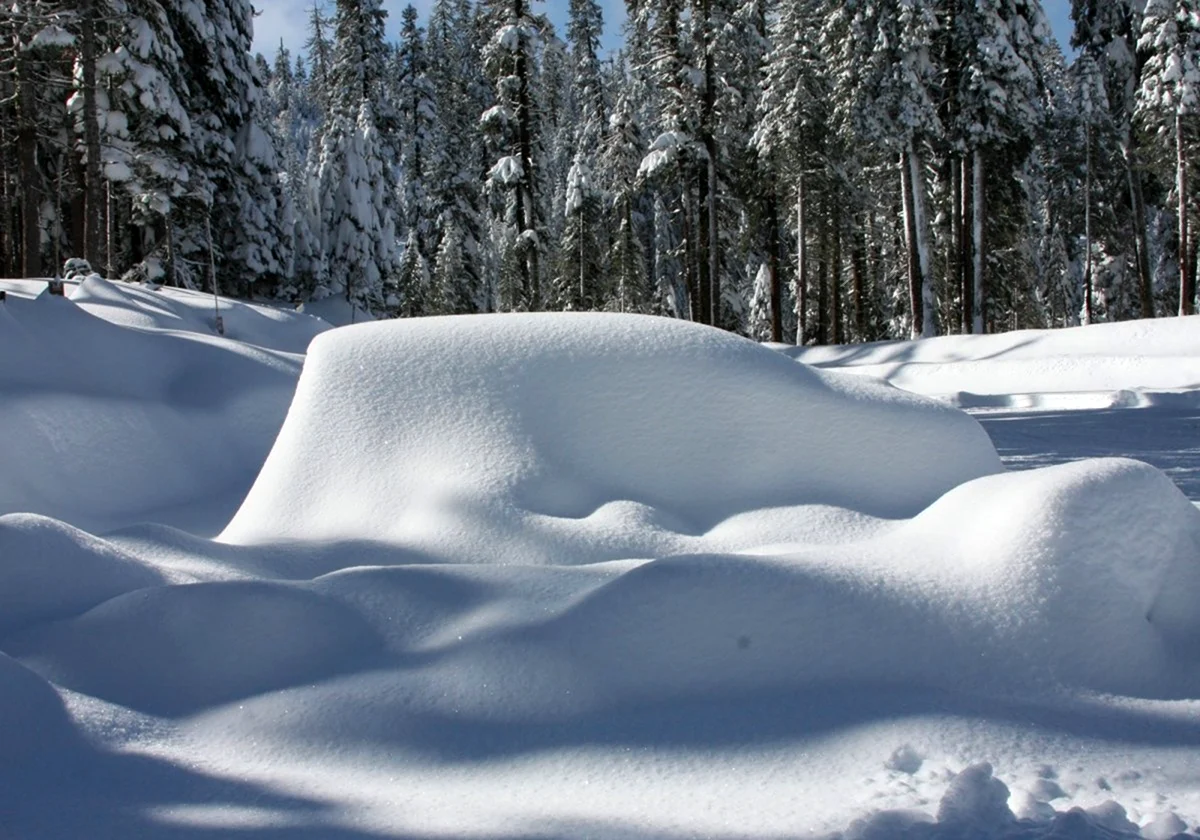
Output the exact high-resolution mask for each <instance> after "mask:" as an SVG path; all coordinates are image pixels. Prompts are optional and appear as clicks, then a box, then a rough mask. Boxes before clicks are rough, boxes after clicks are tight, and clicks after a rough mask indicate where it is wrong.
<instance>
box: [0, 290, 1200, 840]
mask: <svg viewBox="0 0 1200 840" xmlns="http://www.w3.org/2000/svg"><path fill="white" fill-rule="evenodd" d="M0 288H6V289H9V290H10V291H11V292H12V293H13V294H11V295H10V299H9V301H8V303H7V304H0V351H2V352H4V354H5V358H6V360H10V362H11V363H9V364H6V365H5V366H4V368H3V369H0V395H2V396H0V424H2V425H0V429H3V430H4V431H5V435H4V440H3V442H0V651H2V653H0V827H2V828H0V836H10V835H11V836H14V837H75V836H81V837H82V836H87V837H114V838H115V837H121V838H127V837H135V836H136V837H164V838H165V837H185V838H186V837H208V836H214V835H217V834H219V835H221V836H247V837H251V836H255V837H268V836H279V837H306V836H312V837H335V838H338V837H340V838H366V837H380V836H404V837H450V836H452V837H463V836H479V837H531V836H545V837H581V836H594V837H647V836H655V837H684V836H709V837H731V838H732V837H746V836H759V837H783V836H811V835H828V834H830V833H832V832H840V833H842V834H843V835H844V836H845V837H855V838H868V837H871V838H874V837H879V838H885V837H887V838H890V837H900V836H904V837H917V838H920V837H930V838H932V837H984V836H987V837H1013V838H1015V837H1063V838H1083V837H1113V836H1121V835H1122V834H1123V833H1124V834H1133V833H1137V832H1139V831H1140V833H1141V835H1142V836H1145V837H1150V838H1160V837H1161V838H1167V837H1170V836H1172V835H1173V834H1175V833H1177V832H1178V831H1181V830H1183V829H1185V828H1186V827H1196V826H1197V825H1198V824H1200V542H1198V541H1200V510H1198V509H1197V508H1196V507H1195V506H1194V505H1193V504H1192V503H1191V502H1189V500H1188V498H1187V497H1186V496H1185V495H1184V494H1183V493H1181V492H1180V490H1179V489H1178V487H1177V485H1176V484H1175V483H1172V481H1171V480H1170V479H1169V478H1167V477H1166V476H1165V475H1164V474H1163V473H1162V472H1160V471H1159V470H1157V469H1155V468H1154V467H1152V466H1148V465H1146V464H1144V463H1141V462H1138V461H1133V460H1129V459H1125V458H1107V459H1100V460H1078V456H1079V455H1082V454H1086V455H1093V454H1097V455H1098V454H1105V453H1109V454H1130V450H1132V449H1136V447H1134V446H1132V445H1125V443H1130V444H1131V443H1132V442H1133V441H1134V440H1135V439H1136V434H1135V433H1134V432H1132V431H1130V432H1129V433H1128V441H1125V440H1122V441H1120V445H1116V446H1113V447H1112V448H1106V447H1107V444H1106V442H1105V440H1103V439H1099V438H1102V437H1103V435H1104V433H1105V430H1106V429H1110V428H1114V427H1115V426H1114V424H1115V422H1116V421H1108V420H1105V421H1104V422H1102V423H1100V424H1099V425H1097V424H1095V423H1091V424H1090V425H1088V423H1089V422H1090V421H1089V419H1088V418H1093V419H1094V418H1095V417H1096V416H1097V413H1096V412H1062V411H1057V412H1053V413H1051V412H1045V413H1034V414H1031V413H1016V412H1012V411H1007V412H1005V411H992V412H990V413H985V414H980V415H978V416H979V417H980V418H981V419H982V420H983V421H984V423H985V424H986V425H987V426H988V428H989V430H993V435H994V437H995V438H996V439H997V440H1001V441H1002V442H1001V451H1002V453H1005V452H1006V450H1007V455H1008V456H1009V457H1010V460H1013V459H1016V460H1019V459H1020V458H1021V457H1024V458H1025V463H1024V464H1020V465H1023V466H1029V465H1030V464H1031V463H1033V462H1039V461H1040V462H1044V463H1050V462H1058V461H1062V462H1065V463H1057V464H1056V465H1054V466H1050V467H1044V468H1039V469H1028V470H1023V471H1017V472H1006V471H1004V470H1003V469H1002V468H1001V466H1000V462H999V459H998V458H997V456H996V452H995V450H994V449H993V448H992V445H991V443H990V442H989V440H988V438H987V436H986V435H985V434H984V432H983V430H982V428H981V426H980V425H979V424H978V423H977V422H976V421H974V420H972V419H971V418H970V417H969V416H968V415H966V414H963V413H961V412H959V411H957V410H956V409H953V408H951V407H949V406H948V405H947V404H946V403H945V402H936V401H933V400H929V399H925V398H922V397H918V396H914V395H912V394H910V393H906V392H902V391H899V390H896V389H893V388H890V387H888V386H886V385H884V384H882V383H880V382H878V381H875V380H873V379H871V378H869V377H863V376H856V375H850V374H842V373H838V372H836V371H834V370H832V369H833V368H839V367H840V368H854V367H859V368H863V369H864V370H865V371H867V372H869V373H872V374H879V373H881V372H883V373H887V374H888V375H889V376H891V377H892V378H893V379H894V380H895V381H899V382H902V383H903V384H905V385H906V386H909V387H917V386H923V385H928V386H929V387H926V388H925V390H927V391H930V392H932V393H938V394H942V395H949V396H950V397H951V399H952V400H953V401H955V402H958V403H960V404H962V403H970V402H972V400H971V399H970V398H965V397H964V396H963V395H964V394H976V395H979V394H988V395H990V398H989V399H988V400H987V401H986V402H989V403H990V404H991V405H993V406H1005V405H1025V406H1042V407H1054V406H1057V407H1061V406H1063V405H1066V404H1068V403H1069V402H1070V400H1075V403H1073V404H1076V405H1100V404H1109V405H1110V404H1113V403H1112V402H1111V401H1110V402H1109V403H1103V402H1102V400H1101V395H1104V394H1108V395H1113V394H1115V395H1118V396H1119V395H1121V394H1122V393H1125V394H1132V395H1134V397H1132V398H1121V399H1118V400H1116V401H1115V403H1116V404H1117V405H1129V406H1134V405H1141V406H1145V407H1141V408H1122V409H1119V410H1115V411H1112V410H1110V411H1107V412H1104V413H1102V416H1103V417H1109V416H1110V415H1111V416H1113V417H1117V416H1119V417H1122V418H1123V417H1133V418H1136V417H1142V418H1147V420H1146V421H1143V422H1149V420H1151V419H1153V418H1163V417H1166V416H1168V415H1169V416H1170V417H1175V416H1176V415H1177V414H1178V412H1180V411H1185V410H1187V409H1186V406H1188V405H1191V404H1192V403H1190V402H1189V401H1190V399H1191V394H1192V393H1193V392H1192V391H1191V390H1190V389H1191V388H1192V387H1193V386H1195V385H1196V384H1197V383H1196V381H1195V380H1194V378H1193V375H1194V372H1195V371H1197V370H1198V369H1200V366H1198V364H1197V357H1198V356H1200V352H1198V350H1200V321H1197V320H1196V319H1183V320H1178V319H1172V320H1171V321H1164V322H1161V323H1154V324H1141V323H1139V324H1137V325H1115V326H1112V327H1107V326H1106V327H1091V328H1087V329H1085V330H1078V331H1064V332H1061V333H1050V334H1040V333H1033V334H1022V335H1018V336H1015V337H1007V338H1005V337H985V338H955V339H939V340H937V341H934V342H922V343H918V344H916V345H903V344H900V345H875V346H868V347H865V348H845V349H831V350H824V349H822V350H809V351H804V352H803V353H802V358H805V360H806V361H816V362H819V363H820V364H821V365H822V366H823V367H826V368H829V369H831V370H826V371H822V370H818V369H813V368H807V367H803V366H801V365H797V364H795V363H794V362H792V361H789V360H788V359H787V358H785V356H783V355H782V354H779V353H776V352H774V351H770V350H767V349H764V348H761V347H757V346H755V345H752V344H750V343H748V342H744V341H742V340H740V339H736V338H733V337H730V336H727V335H724V334H721V333H718V332H715V331H711V330H707V329H704V328H700V327H695V326H692V325H688V324H682V323H679V322H674V321H665V320H657V319H649V318H638V317H632V316H602V315H590V316H589V315H575V316H569V315H566V316H481V317H475V318H452V319H428V320H421V321H413V322H388V323H379V324H368V325H360V326H354V327H349V328H345V329H339V330H336V331H333V332H322V330H323V327H324V325H323V324H322V323H321V322H319V321H317V320H316V319H313V318H311V317H307V316H304V315H300V314H297V313H293V312H287V311H280V310H276V309H272V308H271V307H267V306H256V305H249V304H235V303H232V302H229V301H223V302H222V303H221V306H222V312H223V314H224V317H225V320H226V325H227V327H228V328H229V330H228V335H227V336H226V337H225V338H220V337H217V336H215V335H213V334H212V330H211V326H212V320H211V316H212V310H211V308H210V307H211V306H212V298H211V297H207V298H205V297H204V296H200V295H193V294H191V293H181V292H175V291H169V290H148V289H145V288H142V287H138V286H128V285H125V284H111V283H106V282H104V281H101V280H99V278H93V279H89V280H88V281H86V282H85V283H83V284H82V285H81V286H80V287H79V288H78V289H76V290H75V291H74V293H73V295H72V297H71V298H70V299H68V300H63V299H50V298H47V297H44V296H40V295H39V289H38V287H37V284H34V283H30V282H21V281H12V282H8V281H4V282H0ZM1134 333H1136V337H1137V341H1138V343H1137V344H1130V341H1131V337H1130V336H1131V335H1133V334H1134ZM318 334H320V335H319V337H318V338H317V340H316V341H315V342H314V343H313V345H312V347H311V350H310V351H309V355H308V357H307V360H306V361H305V362H304V370H303V374H302V375H301V376H300V379H299V386H298V387H296V388H295V397H294V400H293V401H292V404H291V408H290V410H289V411H288V412H287V419H286V421H284V420H283V413H284V409H286V408H287V401H288V399H289V398H291V394H292V389H293V388H294V387H295V382H296V379H295V378H296V376H297V375H298V373H299V364H300V361H301V357H300V356H298V355H295V354H296V353H297V352H298V351H300V350H301V349H303V347H304V345H305V344H306V343H307V342H308V340H309V339H311V338H312V337H313V336H317V335H318ZM1147 348H1155V349H1154V351H1153V352H1154V354H1155V355H1154V357H1153V358H1150V357H1149V356H1146V355H1144V354H1145V352H1146V350H1147ZM1135 353H1136V354H1142V355H1136V356H1135ZM64 356H69V359H70V362H69V363H66V364H64V363H62V359H63V358H64ZM885 357H886V358H887V359H889V360H888V361H886V362H883V361H880V359H881V358H885ZM902 360H903V361H904V362H905V363H904V364H901V363H900V362H901V361H902ZM1114 360H1116V361H1114ZM1122 360H1124V361H1122ZM881 365H886V366H887V367H886V368H885V367H881ZM1018 368H1021V369H1023V370H1024V371H1025V373H1024V374H1023V375H1021V376H1020V377H1017V374H1016V373H1014V371H1015V370H1016V369H1018ZM935 369H936V374H932V373H930V371H934V370H935ZM1135 371H1136V375H1134V373H1133V372H1135ZM859 372H860V373H861V372H862V371H859ZM1056 372H1057V373H1056ZM1018 380H1019V381H1018ZM914 383H915V384H914ZM945 383H951V384H952V385H953V387H951V388H949V389H947V390H942V388H943V386H944V384H945ZM1017 385H1020V388H1021V389H1024V390H1016V387H1015V386H1017ZM1080 392H1086V393H1087V394H1088V396H1087V397H1086V398H1084V397H1081V396H1079V395H1080ZM1164 394H1169V395H1170V396H1169V397H1164V396H1163V395H1164ZM1064 395H1070V396H1064ZM1166 399H1170V400H1173V401H1174V405H1173V406H1164V405H1163V402H1164V400H1166ZM45 400H52V401H53V405H52V406H51V408H47V407H46V406H47V403H46V402H45ZM975 402H976V404H978V403H979V402H981V400H975ZM1180 406H1184V408H1181V407H1180ZM51 409H53V410H51ZM1172 412H1174V413H1172ZM1076 417H1077V418H1081V419H1082V421H1083V422H1084V423H1085V425H1084V428H1086V429H1088V430H1089V431H1092V432H1093V437H1092V439H1090V440H1089V441H1088V442H1087V444H1086V446H1081V445H1080V444H1079V443H1077V442H1076V441H1074V440H1073V435H1074V434H1075V431H1076V427H1075V426H1073V425H1072V422H1071V420H1072V418H1076ZM1121 422H1124V421H1123V420H1122V421H1121ZM1135 422H1136V421H1135ZM280 424H282V427H280ZM1176 425H1177V426H1178V434H1179V438H1178V440H1179V443H1180V446H1179V447H1178V450H1177V452H1178V453H1182V451H1183V450H1185V449H1186V448H1187V447H1188V446H1191V447H1193V448H1194V446H1195V444H1194V439H1192V440H1189V439H1188V431H1187V425H1186V423H1182V424H1181V423H1177V424H1176ZM1124 428H1132V426H1131V425H1129V424H1126V426H1125V427H1124ZM1149 428H1152V429H1153V428H1158V427H1157V426H1155V425H1154V424H1153V423H1152V422H1151V423H1150V426H1149ZM10 429H11V430H13V433H10V432H9V430H10ZM276 430H278V431H279V435H278V440H276V441H275V442H274V445H273V446H272V445H271V440H272V439H273V437H274V435H275V432H276ZM1021 430H1028V431H1027V433H1025V434H1024V436H1022V432H1021ZM1047 430H1049V431H1047ZM1043 434H1044V435H1045V439H1040V438H1039V435H1043ZM1006 435H1007V439H1008V440H1009V442H1010V443H1009V444H1008V445H1007V447H1006V445H1005V444H1004V443H1003V439H1004V438H1005V436H1006ZM1151 443H1152V441H1144V444H1145V445H1143V446H1142V447H1141V448H1142V449H1152V448H1153V447H1152V446H1151V445H1150V444H1151ZM1160 448H1161V447H1160ZM268 449H270V454H269V456H268V455H267V450H268ZM1081 449H1082V450H1084V451H1080V450H1081ZM1038 453H1041V454H1040V455H1039V454H1038ZM1135 454H1136V453H1135ZM1162 455H1163V458H1167V457H1168V455H1169V451H1168V450H1166V449H1165V448H1164V449H1163V451H1162ZM264 458H265V459H266V460H265V464H263V459H264ZM1179 458H1180V459H1184V460H1186V455H1185V454H1179ZM260 466H261V472H259V468H260ZM255 475H257V478H256V479H255ZM1177 477H1178V476H1177ZM251 481H253V487H251V486H250V484H251ZM1185 486H1186V485H1185ZM243 497H244V501H243ZM239 504H240V509H237V512H236V515H233V511H234V509H235V508H237V506H238V505H239ZM164 512H166V513H167V514H168V515H167V516H164V515H162V514H163V513H164ZM223 512H224V513H223ZM230 515H232V521H230V522H229V524H228V527H226V528H225V529H224V531H223V532H222V533H221V534H220V536H219V537H218V538H217V539H209V538H207V537H208V536H209V535H211V534H213V533H216V532H217V531H218V530H220V528H221V525H223V524H224V522H223V521H220V520H222V518H223V517H224V518H228V517H229V516H230ZM52 517H53V518H52ZM172 526H174V527H172ZM180 526H184V529H182V530H181V528H180ZM189 527H190V528H191V533H189V532H188V531H187V530H186V528H189ZM80 528H84V529H86V530H80ZM89 531H90V532H91V533H89ZM1073 808H1075V809H1077V810H1072V809H1073ZM4 832H7V834H5V833H4Z"/></svg>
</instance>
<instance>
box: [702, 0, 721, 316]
mask: <svg viewBox="0 0 1200 840" xmlns="http://www.w3.org/2000/svg"><path fill="white" fill-rule="evenodd" d="M701 10H702V14H703V22H702V23H703V26H704V31H703V43H702V46H703V48H704V98H703V101H702V102H701V106H700V132H701V136H702V139H703V141H704V152H705V157H707V158H708V161H707V165H706V166H705V172H704V176H705V178H706V180H707V187H706V191H707V194H708V197H707V200H706V201H705V206H704V208H703V210H702V212H704V213H705V214H706V218H702V220H701V223H702V224H704V226H705V231H704V238H705V240H706V242H707V246H706V248H705V256H706V257H707V260H708V277H709V301H710V304H711V307H712V308H711V310H710V312H709V323H710V324H712V325H713V326H715V327H721V326H723V322H722V319H721V243H720V236H719V231H718V222H719V217H718V212H717V193H718V183H717V138H716V119H717V116H716V114H717V70H716V64H715V58H716V57H715V55H714V53H715V51H716V45H715V43H714V36H713V26H712V0H702V4H701Z"/></svg>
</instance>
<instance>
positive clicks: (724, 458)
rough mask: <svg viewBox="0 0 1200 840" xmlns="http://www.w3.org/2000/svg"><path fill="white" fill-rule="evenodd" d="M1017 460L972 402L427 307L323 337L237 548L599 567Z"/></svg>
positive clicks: (540, 318)
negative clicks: (404, 549) (373, 546)
mask: <svg viewBox="0 0 1200 840" xmlns="http://www.w3.org/2000/svg"><path fill="white" fill-rule="evenodd" d="M999 468H1000V462H999V459H998V458H997V457H996V454H995V451H994V450H993V449H992V447H991V444H990V442H989V441H988V439H987V436H986V435H985V434H984V433H983V431H982V430H981V429H980V428H979V426H978V424H976V423H975V422H974V421H973V420H971V419H970V418H969V417H967V416H966V415H964V414H961V413H959V412H956V411H953V410H950V409H947V408H945V407H943V406H941V405H938V404H936V403H933V402H929V401H925V400H921V399H919V398H916V397H913V396H911V395H909V394H906V393H904V392H902V391H899V390H896V389H892V388H889V387H887V386H882V385H878V384H876V383H872V382H869V381H867V380H863V379H860V378H856V377H845V376H837V375H829V374H823V373H820V372H817V371H814V370H810V369H808V368H804V367H801V366H799V365H795V364H791V363H789V362H788V361H787V360H786V359H784V358H782V357H781V356H779V355H777V354H775V353H772V352H770V351H767V350H765V349H763V348H761V347H759V346H757V345H755V344H753V343H751V342H748V341H745V340H743V339H739V338H736V337H733V336H730V335H728V334H725V333H722V332H719V331H717V330H711V329H705V328H703V327H699V326H696V325H693V324H687V323H683V322H679V321H672V320H667V319H656V318H648V317H644V316H617V315H575V316H571V315H565V316H564V315H524V316H517V315H514V316H503V317H478V316H477V317H470V318H461V317H455V318H442V319H438V318H431V319H418V320H414V321H406V322H387V323H380V324H371V325H362V326H358V327H353V328H349V329H343V330H338V331H335V332H331V333H327V334H325V335H323V336H321V337H319V338H318V339H317V340H316V341H314V343H313V346H312V348H311V350H310V353H309V357H308V360H307V362H306V365H305V370H304V373H303V375H302V377H301V381H300V384H299V385H298V387H297V392H296V398H295V400H294V402H293V404H292V408H291V411H290V412H289V415H288V420H287V422H286V423H285V424H284V427H283V429H282V430H281V431H280V434H279V438H278V440H277V441H276V444H275V448H274V449H273V450H272V453H271V456H270V457H269V458H268V461H267V463H266V464H265V465H264V468H263V471H262V473H261V474H260V476H259V479H258V481H257V482H256V483H255V486H254V488H253V490H252V491H251V492H250V495H249V497H248V498H247V499H246V502H245V504H244V505H243V506H242V509H241V510H240V511H239V512H238V515H237V516H236V517H235V518H234V520H233V522H232V523H230V525H229V527H228V528H227V529H226V530H225V532H224V533H223V534H222V536H221V539H222V540H223V541H226V542H232V543H251V544H252V543H261V542H269V541H272V540H279V539H307V540H314V539H321V540H328V539H349V538H353V537H363V536H366V537H368V538H372V539H376V540H379V541H383V542H392V543H397V544H401V545H405V546H410V547H413V548H419V549H420V550H422V551H424V552H426V553H428V554H429V555H430V556H431V557H435V558H437V559H439V560H444V561H452V562H496V563H531V562H539V563H556V564H573V563H582V562H596V561H598V560H605V559H618V558H621V557H630V556H633V557H638V556H647V554H646V552H654V551H655V549H656V548H659V549H661V546H656V545H655V544H654V543H653V542H650V543H647V542H646V540H645V538H644V536H643V534H657V533H660V532H662V531H676V532H685V533H691V534H700V533H703V532H705V531H708V530H709V529H711V528H713V527H714V526H715V525H717V524H718V523H720V522H722V521H724V520H727V519H728V518H730V517H732V516H735V515H737V514H742V513H745V512H747V511H752V510H759V509H763V508H767V507H780V506H790V505H797V504H826V505H837V506H840V507H843V508H850V509H854V510H857V511H862V512H865V513H869V514H872V515H876V516H885V517H897V516H911V515H913V514H914V513H916V512H917V511H919V510H920V509H921V508H923V507H924V506H925V505H927V504H929V503H930V502H931V501H933V500H934V499H936V498H937V497H938V496H939V495H941V494H942V493H944V492H945V491H946V490H948V489H950V488H951V487H954V486H955V485H957V484H959V483H961V482H963V481H966V480H968V479H971V478H975V477H977V476H980V475H985V474H988V473H993V472H996V471H997V470H998V469H999ZM568 521H570V522H568ZM736 547H744V545H743V546H736Z"/></svg>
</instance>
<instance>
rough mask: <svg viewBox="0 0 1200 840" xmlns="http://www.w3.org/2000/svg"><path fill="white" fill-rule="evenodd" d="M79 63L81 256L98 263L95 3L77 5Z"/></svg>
mask: <svg viewBox="0 0 1200 840" xmlns="http://www.w3.org/2000/svg"><path fill="white" fill-rule="evenodd" d="M80 7H81V8H80V11H81V14H82V19H81V21H80V50H79V57H80V63H81V64H82V65H83V138H84V147H85V151H86V154H87V163H86V166H85V169H84V181H83V184H84V217H83V218H84V221H83V257H84V259H86V260H87V261H88V262H89V263H90V264H91V265H93V266H99V264H100V229H101V224H102V218H103V214H102V212H101V211H102V198H101V189H100V178H101V175H100V120H99V117H98V115H97V109H96V0H82V2H81V4H80Z"/></svg>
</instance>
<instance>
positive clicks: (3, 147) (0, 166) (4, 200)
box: [0, 121, 20, 277]
mask: <svg viewBox="0 0 1200 840" xmlns="http://www.w3.org/2000/svg"><path fill="white" fill-rule="evenodd" d="M9 149H10V146H9V132H8V130H7V127H6V126H5V125H4V124H3V122H2V121H0V217H2V218H0V259H2V260H3V262H0V271H3V272H4V276H5V277H16V276H17V274H18V273H19V272H20V268H19V266H18V264H17V235H16V230H15V222H16V220H15V219H14V218H13V217H14V214H15V212H16V208H17V197H16V193H15V192H14V191H13V189H12V185H13V183H14V181H15V178H14V173H13V170H12V169H11V168H10V163H11V161H12V157H11V155H10V154H9Z"/></svg>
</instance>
